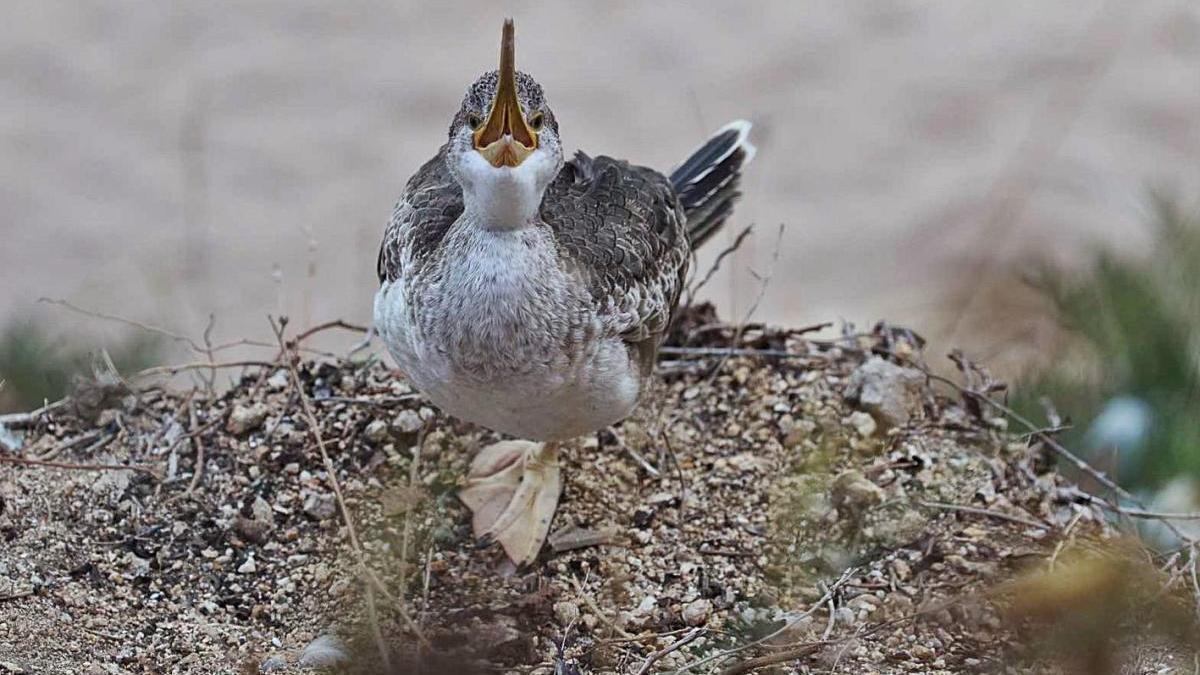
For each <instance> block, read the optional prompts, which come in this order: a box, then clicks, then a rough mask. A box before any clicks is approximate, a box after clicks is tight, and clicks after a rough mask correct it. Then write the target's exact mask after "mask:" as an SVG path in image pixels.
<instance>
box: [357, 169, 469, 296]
mask: <svg viewBox="0 0 1200 675" xmlns="http://www.w3.org/2000/svg"><path fill="white" fill-rule="evenodd" d="M445 150H446V149H445V147H443V148H442V149H441V150H439V151H438V154H436V155H434V157H433V159H431V160H429V161H428V162H425V164H424V165H423V166H422V167H421V168H420V169H418V170H417V172H416V173H415V174H413V176H412V178H409V179H408V184H407V185H405V187H404V194H403V195H401V196H400V199H399V201H397V202H396V207H395V208H394V209H393V210H392V219H391V220H390V221H389V222H388V226H387V228H386V229H385V230H384V233H383V242H382V243H380V245H379V259H378V261H377V262H376V271H377V272H378V273H379V282H380V283H383V282H385V281H395V280H396V279H397V278H399V277H400V275H401V272H402V269H401V267H400V266H401V265H402V264H403V252H404V251H405V249H406V248H407V249H409V259H410V260H411V261H412V264H414V265H419V264H421V261H423V260H426V259H428V257H429V256H428V254H429V253H432V252H433V251H434V250H435V249H437V247H438V245H439V244H441V242H442V239H443V238H444V237H445V236H446V232H447V231H448V230H449V229H450V226H451V225H453V224H454V221H456V220H458V217H459V216H460V215H462V212H463V199H462V188H461V187H459V185H458V183H457V182H455V180H454V177H453V176H451V175H450V170H449V169H448V168H447V167H446V159H445Z"/></svg>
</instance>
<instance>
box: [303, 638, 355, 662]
mask: <svg viewBox="0 0 1200 675" xmlns="http://www.w3.org/2000/svg"><path fill="white" fill-rule="evenodd" d="M346 660H347V656H346V650H345V648H344V647H343V646H342V641H341V640H339V639H338V638H337V637H336V636H333V635H322V636H320V637H318V638H317V639H315V640H313V641H312V642H311V643H309V645H308V646H307V647H305V648H304V651H303V652H301V653H300V665H301V666H302V667H305V668H332V667H333V666H336V665H338V664H339V663H343V662H345V661H346Z"/></svg>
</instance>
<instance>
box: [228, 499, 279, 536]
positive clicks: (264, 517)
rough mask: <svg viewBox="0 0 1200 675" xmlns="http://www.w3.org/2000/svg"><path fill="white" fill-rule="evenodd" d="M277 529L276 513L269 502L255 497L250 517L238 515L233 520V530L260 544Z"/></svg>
mask: <svg viewBox="0 0 1200 675" xmlns="http://www.w3.org/2000/svg"><path fill="white" fill-rule="evenodd" d="M274 527H275V511H274V510H273V509H272V508H271V505H270V504H268V503H267V500H265V499H263V498H262V497H255V498H254V503H253V504H252V505H251V506H250V517H246V516H243V515H240V514H239V515H238V517H237V518H235V519H234V520H233V529H234V531H236V532H237V533H238V534H240V535H242V536H243V537H245V538H246V539H249V540H250V541H254V542H259V541H262V540H263V539H265V538H266V536H267V534H268V533H269V532H270V531H271V530H272V529H273V528H274Z"/></svg>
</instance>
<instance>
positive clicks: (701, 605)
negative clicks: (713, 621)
mask: <svg viewBox="0 0 1200 675" xmlns="http://www.w3.org/2000/svg"><path fill="white" fill-rule="evenodd" d="M712 610H713V604H712V602H711V601H710V600H708V599H706V598H700V599H699V600H693V601H691V602H689V603H688V604H686V605H684V607H683V622H684V623H686V624H687V625H689V626H700V625H703V624H704V622H706V621H708V615H709V614H712Z"/></svg>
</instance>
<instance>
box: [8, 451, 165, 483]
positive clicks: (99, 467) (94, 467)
mask: <svg viewBox="0 0 1200 675" xmlns="http://www.w3.org/2000/svg"><path fill="white" fill-rule="evenodd" d="M0 464H20V465H23V466H45V467H50V468H53V469H68V470H73V471H136V472H138V473H144V474H146V475H147V476H151V477H153V478H154V480H162V477H161V476H159V475H158V472H157V471H155V470H154V469H151V468H148V467H144V466H137V465H133V464H71V463H69V462H50V461H46V460H41V459H28V458H25V457H9V456H7V455H0Z"/></svg>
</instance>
